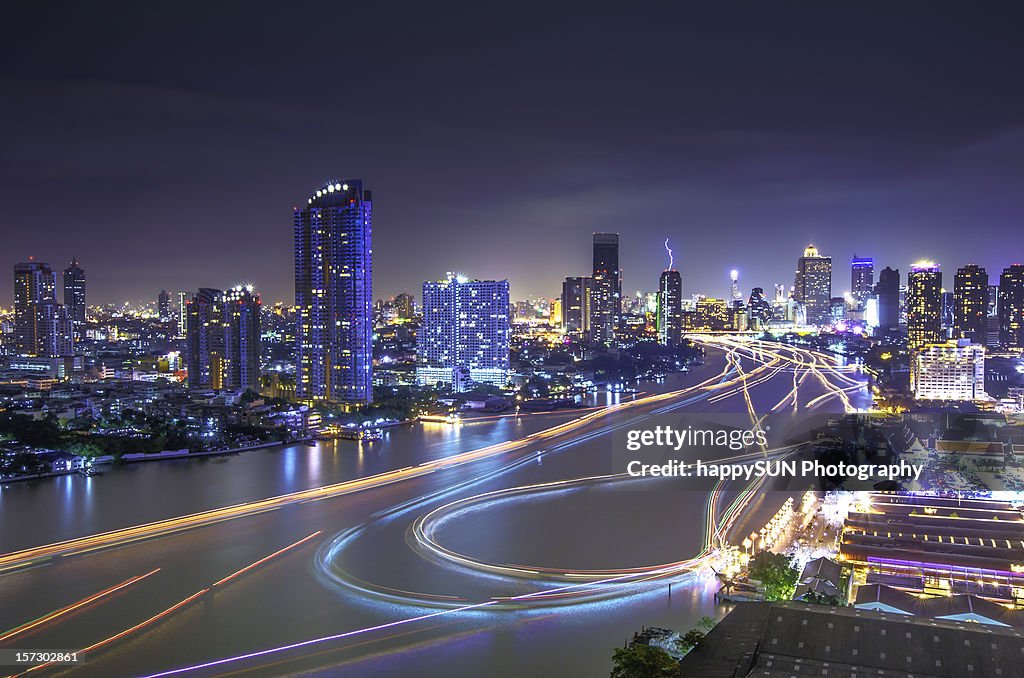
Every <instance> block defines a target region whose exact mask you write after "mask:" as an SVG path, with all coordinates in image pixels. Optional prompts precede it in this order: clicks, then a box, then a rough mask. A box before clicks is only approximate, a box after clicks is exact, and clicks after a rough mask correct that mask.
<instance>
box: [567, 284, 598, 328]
mask: <svg viewBox="0 0 1024 678" xmlns="http://www.w3.org/2000/svg"><path fill="white" fill-rule="evenodd" d="M590 283H591V278H589V277H587V276H578V277H570V278H566V279H565V282H563V283H562V328H563V329H564V330H565V333H566V334H570V335H574V336H577V337H580V338H582V337H586V336H589V334H590V287H591V285H590Z"/></svg>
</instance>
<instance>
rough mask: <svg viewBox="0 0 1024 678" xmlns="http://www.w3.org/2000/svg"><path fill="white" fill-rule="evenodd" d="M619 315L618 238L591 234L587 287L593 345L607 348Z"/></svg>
mask: <svg viewBox="0 0 1024 678" xmlns="http://www.w3.org/2000/svg"><path fill="white" fill-rule="evenodd" d="M621 314H622V271H621V269H619V234H618V233H595V234H594V275H593V281H592V283H591V300H590V334H591V338H592V340H593V341H595V342H599V343H603V344H610V343H611V342H612V341H613V339H614V338H615V328H616V327H617V325H618V322H619V316H620V315H621Z"/></svg>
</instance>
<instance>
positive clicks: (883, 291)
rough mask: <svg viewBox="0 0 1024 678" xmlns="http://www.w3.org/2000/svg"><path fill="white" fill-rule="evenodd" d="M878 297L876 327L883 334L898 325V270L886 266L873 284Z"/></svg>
mask: <svg viewBox="0 0 1024 678" xmlns="http://www.w3.org/2000/svg"><path fill="white" fill-rule="evenodd" d="M875 295H876V296H877V297H878V327H879V329H881V330H882V331H883V332H885V331H888V330H891V329H893V328H896V327H899V324H900V269H898V268H890V267H888V266H886V267H885V268H883V269H882V272H881V273H879V274H878V283H876V284H875Z"/></svg>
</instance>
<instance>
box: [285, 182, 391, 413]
mask: <svg viewBox="0 0 1024 678" xmlns="http://www.w3.org/2000/svg"><path fill="white" fill-rule="evenodd" d="M306 203H307V204H306V205H305V206H302V207H296V208H294V226H295V307H296V393H297V397H298V398H299V399H300V400H303V401H320V400H323V401H330V402H337V403H341V404H344V405H348V406H357V405H362V404H366V403H370V402H372V401H373V374H372V370H373V290H372V267H371V255H372V251H373V250H372V223H373V200H372V195H371V192H370V191H369V190H364V189H363V183H362V181H360V180H357V179H349V180H347V181H337V182H331V183H328V184H326V185H324V186H322V187H321V188H319V189H317V191H316V192H315V193H314V194H313V195H311V196H310V197H309V198H308V199H307V201H306Z"/></svg>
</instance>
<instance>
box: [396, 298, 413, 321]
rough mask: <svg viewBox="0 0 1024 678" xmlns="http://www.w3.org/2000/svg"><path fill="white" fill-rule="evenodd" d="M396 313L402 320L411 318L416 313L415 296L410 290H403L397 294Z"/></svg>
mask: <svg viewBox="0 0 1024 678" xmlns="http://www.w3.org/2000/svg"><path fill="white" fill-rule="evenodd" d="M393 305H394V308H395V313H397V315H398V317H399V318H401V319H402V320H411V319H412V317H413V316H414V315H415V314H416V304H415V301H414V300H413V297H412V295H411V294H409V293H408V292H402V293H401V294H396V295H395V300H394V304H393Z"/></svg>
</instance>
